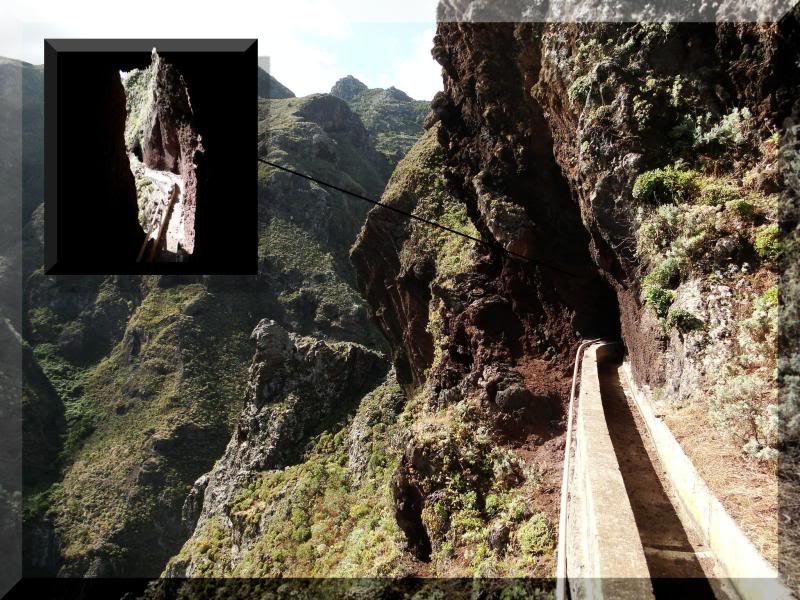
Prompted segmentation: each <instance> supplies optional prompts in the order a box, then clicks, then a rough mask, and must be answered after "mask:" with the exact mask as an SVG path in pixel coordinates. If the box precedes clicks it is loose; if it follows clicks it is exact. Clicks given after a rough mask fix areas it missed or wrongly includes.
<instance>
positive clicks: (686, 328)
mask: <svg viewBox="0 0 800 600" xmlns="http://www.w3.org/2000/svg"><path fill="white" fill-rule="evenodd" d="M703 325H704V323H703V321H702V320H700V319H698V318H697V317H696V316H694V315H693V314H692V313H690V312H689V311H688V310H686V309H684V308H674V309H671V310H670V311H669V312H668V314H667V322H666V326H667V329H677V330H678V331H680V332H681V333H689V332H690V331H697V330H698V329H702V328H703Z"/></svg>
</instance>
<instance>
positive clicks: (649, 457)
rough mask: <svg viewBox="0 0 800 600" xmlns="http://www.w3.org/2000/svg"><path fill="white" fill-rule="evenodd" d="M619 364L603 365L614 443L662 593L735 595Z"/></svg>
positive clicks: (656, 585)
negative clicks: (680, 495)
mask: <svg viewBox="0 0 800 600" xmlns="http://www.w3.org/2000/svg"><path fill="white" fill-rule="evenodd" d="M619 366H620V365H619V364H615V363H613V362H605V363H601V364H599V365H598V375H599V379H600V393H601V396H602V402H603V410H604V412H605V416H606V422H607V424H608V430H609V434H610V436H611V443H612V445H613V447H614V452H615V454H616V455H617V460H618V462H619V466H620V470H621V472H622V479H623V481H624V483H625V489H626V491H627V493H628V497H629V499H630V503H631V508H632V509H633V514H634V519H635V521H636V526H637V527H638V529H639V536H640V539H641V541H642V546H643V547H644V551H645V558H646V560H647V567H648V569H649V571H650V575H651V577H652V583H653V591H654V593H655V595H656V597H657V598H667V597H669V598H675V597H686V598H722V599H731V600H732V599H733V598H735V595H734V594H733V592H732V590H731V589H730V586H729V585H727V584H725V583H723V582H722V581H721V571H720V569H719V568H718V566H717V565H716V563H715V561H714V558H713V556H712V555H711V553H710V552H709V550H708V549H707V548H705V547H704V545H703V543H702V542H701V541H700V540H701V537H700V536H699V535H698V534H697V533H696V532H694V531H693V530H692V527H691V524H690V521H689V519H688V518H687V517H686V516H685V515H684V514H683V511H682V509H681V507H680V504H679V503H678V501H677V498H676V496H675V494H674V492H673V491H672V489H671V487H670V484H669V481H668V479H667V477H666V476H665V474H664V471H663V469H662V467H661V464H660V462H659V459H658V455H657V453H656V450H655V447H654V446H653V443H652V441H651V440H650V437H649V434H648V432H647V429H646V427H645V425H644V422H643V421H642V419H641V417H640V416H639V414H638V412H637V409H636V406H635V404H634V403H633V400H632V399H631V396H630V393H629V390H625V389H624V386H623V383H622V382H621V380H620V377H619V373H618V369H619Z"/></svg>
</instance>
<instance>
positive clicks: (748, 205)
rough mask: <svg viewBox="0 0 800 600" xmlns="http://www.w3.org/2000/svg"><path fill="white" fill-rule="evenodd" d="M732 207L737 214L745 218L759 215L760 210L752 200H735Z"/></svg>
mask: <svg viewBox="0 0 800 600" xmlns="http://www.w3.org/2000/svg"><path fill="white" fill-rule="evenodd" d="M732 208H733V210H734V211H735V212H736V214H737V215H739V216H740V217H742V218H743V219H752V218H753V217H755V216H756V215H758V212H759V211H758V209H757V208H756V205H755V204H753V203H752V202H751V201H750V200H746V199H744V198H742V199H739V200H735V201H734V202H733V205H732Z"/></svg>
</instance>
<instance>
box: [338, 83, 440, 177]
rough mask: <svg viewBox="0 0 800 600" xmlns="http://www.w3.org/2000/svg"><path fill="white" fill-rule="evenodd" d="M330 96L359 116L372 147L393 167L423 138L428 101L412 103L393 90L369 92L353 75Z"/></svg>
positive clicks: (428, 108)
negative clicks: (343, 102) (346, 104)
mask: <svg viewBox="0 0 800 600" xmlns="http://www.w3.org/2000/svg"><path fill="white" fill-rule="evenodd" d="M331 94H332V95H334V96H336V97H338V98H341V99H342V100H345V101H346V102H347V103H348V104H349V105H350V108H352V109H353V112H355V113H356V114H357V115H358V116H359V117H361V120H362V121H363V122H364V126H365V127H366V128H367V131H369V135H370V139H371V140H372V142H373V143H374V144H375V148H377V149H378V150H379V151H380V152H382V153H383V154H384V155H386V157H387V158H388V159H389V160H390V161H391V163H392V164H393V165H394V164H397V161H398V160H400V159H401V158H402V157H403V156H404V155H405V154H406V152H408V150H409V148H411V146H413V145H414V143H415V142H416V141H417V140H418V139H419V136H420V135H422V131H423V128H422V123H423V121H424V119H425V116H426V115H427V114H428V111H429V110H430V103H429V102H427V101H424V100H413V99H412V98H411V97H409V96H408V94H406V93H405V92H402V91H400V90H398V89H397V88H395V87H390V88H388V89H385V90H384V89H381V88H374V89H370V88H368V87H367V86H366V85H365V84H364V83H362V82H361V81H359V80H358V79H356V78H355V77H353V76H352V75H348V76H347V77H344V78H343V79H340V80H339V81H337V82H336V83H335V84H334V86H333V87H332V88H331Z"/></svg>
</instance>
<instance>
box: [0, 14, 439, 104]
mask: <svg viewBox="0 0 800 600" xmlns="http://www.w3.org/2000/svg"><path fill="white" fill-rule="evenodd" d="M3 5H4V6H3V8H2V9H0V10H2V12H3V14H2V16H0V56H7V57H11V58H18V59H22V60H25V61H27V62H31V63H34V64H40V63H42V62H43V61H44V50H43V46H44V39H45V38H159V37H161V38H204V37H209V38H226V37H230V38H257V39H258V54H259V56H269V57H270V65H271V68H270V70H271V72H272V74H273V76H274V77H275V78H276V79H278V81H280V82H281V83H283V84H284V85H286V86H287V87H289V88H290V89H291V90H292V91H294V92H295V93H296V94H297V95H298V96H303V95H307V94H310V93H314V92H326V91H329V90H330V88H331V86H332V85H333V84H334V83H335V82H336V81H337V80H338V79H340V78H341V77H344V76H345V75H353V76H355V77H357V78H358V79H360V80H361V81H363V82H364V83H365V84H367V85H368V86H369V87H389V86H391V85H394V86H395V87H397V88H399V89H401V90H403V91H405V92H406V93H407V94H409V95H410V96H411V97H413V98H416V99H418V100H430V99H432V98H433V96H434V94H435V93H436V92H437V91H439V90H440V89H441V87H442V82H441V69H440V67H439V65H438V64H436V63H435V62H434V60H433V58H432V57H431V55H430V49H431V46H432V39H433V35H434V32H435V9H436V0H403V2H388V1H384V2H381V1H377V0H372V1H368V0H338V1H337V2H333V1H327V0H292V1H291V2H277V1H274V0H272V1H266V2H265V1H263V0H262V1H260V2H258V1H255V2H254V1H253V0H224V1H223V2H219V1H218V0H193V1H186V0H177V1H176V0H173V1H170V2H166V1H165V0H139V1H137V2H136V3H134V4H131V3H115V2H108V0H73V1H72V2H63V1H56V0H36V1H31V0H3Z"/></svg>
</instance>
